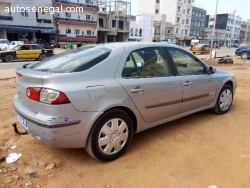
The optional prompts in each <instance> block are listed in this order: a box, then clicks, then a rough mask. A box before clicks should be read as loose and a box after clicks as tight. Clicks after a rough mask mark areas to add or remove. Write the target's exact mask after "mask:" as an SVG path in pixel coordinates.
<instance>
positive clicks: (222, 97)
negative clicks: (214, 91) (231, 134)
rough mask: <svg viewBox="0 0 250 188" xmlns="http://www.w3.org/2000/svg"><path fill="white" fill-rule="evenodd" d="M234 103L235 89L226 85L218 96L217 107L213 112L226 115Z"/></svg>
mask: <svg viewBox="0 0 250 188" xmlns="http://www.w3.org/2000/svg"><path fill="white" fill-rule="evenodd" d="M232 103H233V89H232V87H231V86H230V85H227V84H225V85H224V86H223V87H222V89H221V91H220V94H219V96H218V99H217V101H216V104H215V107H214V108H212V111H213V112H214V113H216V114H219V115H220V114H225V113H227V112H228V110H229V109H230V107H231V105H232Z"/></svg>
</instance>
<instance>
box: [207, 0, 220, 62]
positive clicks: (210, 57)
mask: <svg viewBox="0 0 250 188" xmlns="http://www.w3.org/2000/svg"><path fill="white" fill-rule="evenodd" d="M217 8H218V0H216V7H215V14H214V26H213V33H212V41H211V50H210V55H209V58H208V59H212V51H213V43H214V30H215V25H216V17H217ZM214 51H215V53H216V50H214Z"/></svg>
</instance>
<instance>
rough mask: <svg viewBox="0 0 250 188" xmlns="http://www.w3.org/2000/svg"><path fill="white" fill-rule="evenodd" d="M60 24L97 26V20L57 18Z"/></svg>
mask: <svg viewBox="0 0 250 188" xmlns="http://www.w3.org/2000/svg"><path fill="white" fill-rule="evenodd" d="M57 20H58V23H59V24H64V25H79V26H93V27H97V22H96V21H93V20H81V19H71V18H60V17H58V18H57Z"/></svg>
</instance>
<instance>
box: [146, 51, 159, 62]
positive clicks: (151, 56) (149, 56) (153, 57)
mask: <svg viewBox="0 0 250 188" xmlns="http://www.w3.org/2000/svg"><path fill="white" fill-rule="evenodd" d="M143 59H144V62H145V64H147V63H150V64H154V63H156V62H157V54H156V52H155V51H154V50H148V51H145V52H144V56H143Z"/></svg>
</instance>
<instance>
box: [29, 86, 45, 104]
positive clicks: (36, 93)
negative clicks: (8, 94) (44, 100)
mask: <svg viewBox="0 0 250 188" xmlns="http://www.w3.org/2000/svg"><path fill="white" fill-rule="evenodd" d="M41 89H42V88H40V87H29V88H27V90H26V95H27V97H28V98H29V99H31V100H34V101H39V98H40V91H41Z"/></svg>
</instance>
